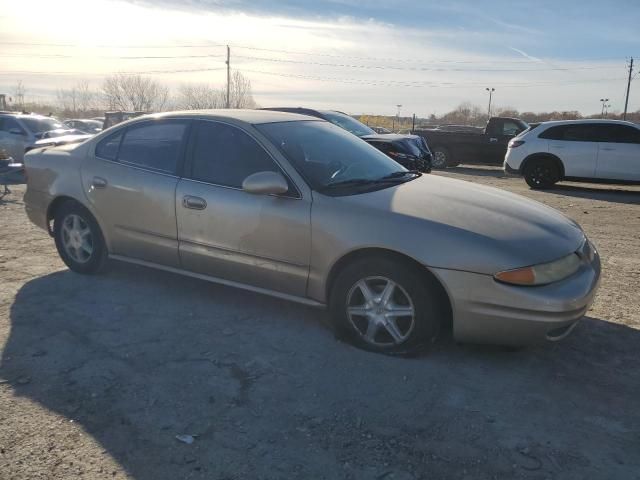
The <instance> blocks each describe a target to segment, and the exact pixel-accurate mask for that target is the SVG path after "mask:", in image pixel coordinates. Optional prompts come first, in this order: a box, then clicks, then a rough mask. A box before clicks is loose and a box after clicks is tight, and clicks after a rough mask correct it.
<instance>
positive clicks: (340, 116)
mask: <svg viewBox="0 0 640 480" xmlns="http://www.w3.org/2000/svg"><path fill="white" fill-rule="evenodd" d="M321 113H322V115H324V116H325V118H326V119H327V120H329V121H330V122H331V123H333V124H334V125H337V126H339V127H340V128H344V129H345V130H346V131H347V132H351V133H353V134H354V135H357V136H358V137H363V136H365V135H375V134H376V132H375V131H374V130H373V129H371V128H369V127H367V126H366V125H365V124H364V123H362V122H359V121H358V120H356V119H355V118H352V117H350V116H349V115H345V114H344V113H338V112H321Z"/></svg>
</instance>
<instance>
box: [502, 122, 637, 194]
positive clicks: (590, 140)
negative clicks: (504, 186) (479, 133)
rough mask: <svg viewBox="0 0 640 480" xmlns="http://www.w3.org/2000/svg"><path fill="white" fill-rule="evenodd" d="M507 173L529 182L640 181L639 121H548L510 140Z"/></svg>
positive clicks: (537, 185) (543, 184)
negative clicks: (637, 122)
mask: <svg viewBox="0 0 640 480" xmlns="http://www.w3.org/2000/svg"><path fill="white" fill-rule="evenodd" d="M504 171H505V173H507V174H516V175H521V176H523V177H524V179H525V180H526V182H527V184H528V185H529V186H530V187H531V188H549V187H551V186H552V185H554V184H555V183H556V182H558V181H560V180H579V181H605V182H606V181H611V182H625V183H627V182H628V183H640V127H638V126H637V125H635V124H633V123H631V122H623V121H619V120H569V121H561V122H544V123H541V124H540V125H538V126H536V127H533V128H530V129H529V130H525V131H524V132H522V133H521V134H520V135H518V136H517V137H515V138H513V139H512V140H511V141H510V142H509V146H508V149H507V154H506V156H505V159H504Z"/></svg>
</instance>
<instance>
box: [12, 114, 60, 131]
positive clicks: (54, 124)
mask: <svg viewBox="0 0 640 480" xmlns="http://www.w3.org/2000/svg"><path fill="white" fill-rule="evenodd" d="M21 120H22V121H23V122H24V124H25V125H26V126H27V128H28V129H29V130H31V131H32V132H33V133H42V132H48V131H49V130H57V129H58V128H64V125H63V124H61V123H60V122H58V121H57V120H54V119H53V118H47V117H26V116H25V117H21Z"/></svg>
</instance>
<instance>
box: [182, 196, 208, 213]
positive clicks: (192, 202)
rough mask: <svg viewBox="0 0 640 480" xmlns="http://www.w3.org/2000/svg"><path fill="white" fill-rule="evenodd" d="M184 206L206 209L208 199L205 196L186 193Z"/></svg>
mask: <svg viewBox="0 0 640 480" xmlns="http://www.w3.org/2000/svg"><path fill="white" fill-rule="evenodd" d="M182 206H183V207H184V208H190V209H192V210H204V209H205V208H207V201H206V200H205V199H204V198H200V197H193V196H191V195H185V196H184V197H182Z"/></svg>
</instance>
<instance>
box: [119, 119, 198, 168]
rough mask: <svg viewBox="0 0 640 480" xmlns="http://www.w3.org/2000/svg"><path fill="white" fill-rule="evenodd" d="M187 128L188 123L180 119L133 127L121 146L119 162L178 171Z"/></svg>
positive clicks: (126, 134) (127, 132) (129, 129)
mask: <svg viewBox="0 0 640 480" xmlns="http://www.w3.org/2000/svg"><path fill="white" fill-rule="evenodd" d="M186 129H187V123H186V122H180V121H164V122H161V123H145V124H142V125H139V126H138V125H136V126H132V127H129V128H128V129H127V131H126V133H125V134H124V139H123V140H122V144H121V145H120V152H119V153H118V161H119V162H121V163H128V164H131V165H135V166H139V167H144V168H149V169H152V170H157V171H159V172H164V173H171V174H174V173H175V172H176V169H177V165H178V159H179V158H180V151H181V149H182V140H183V138H184V134H185V131H186Z"/></svg>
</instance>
